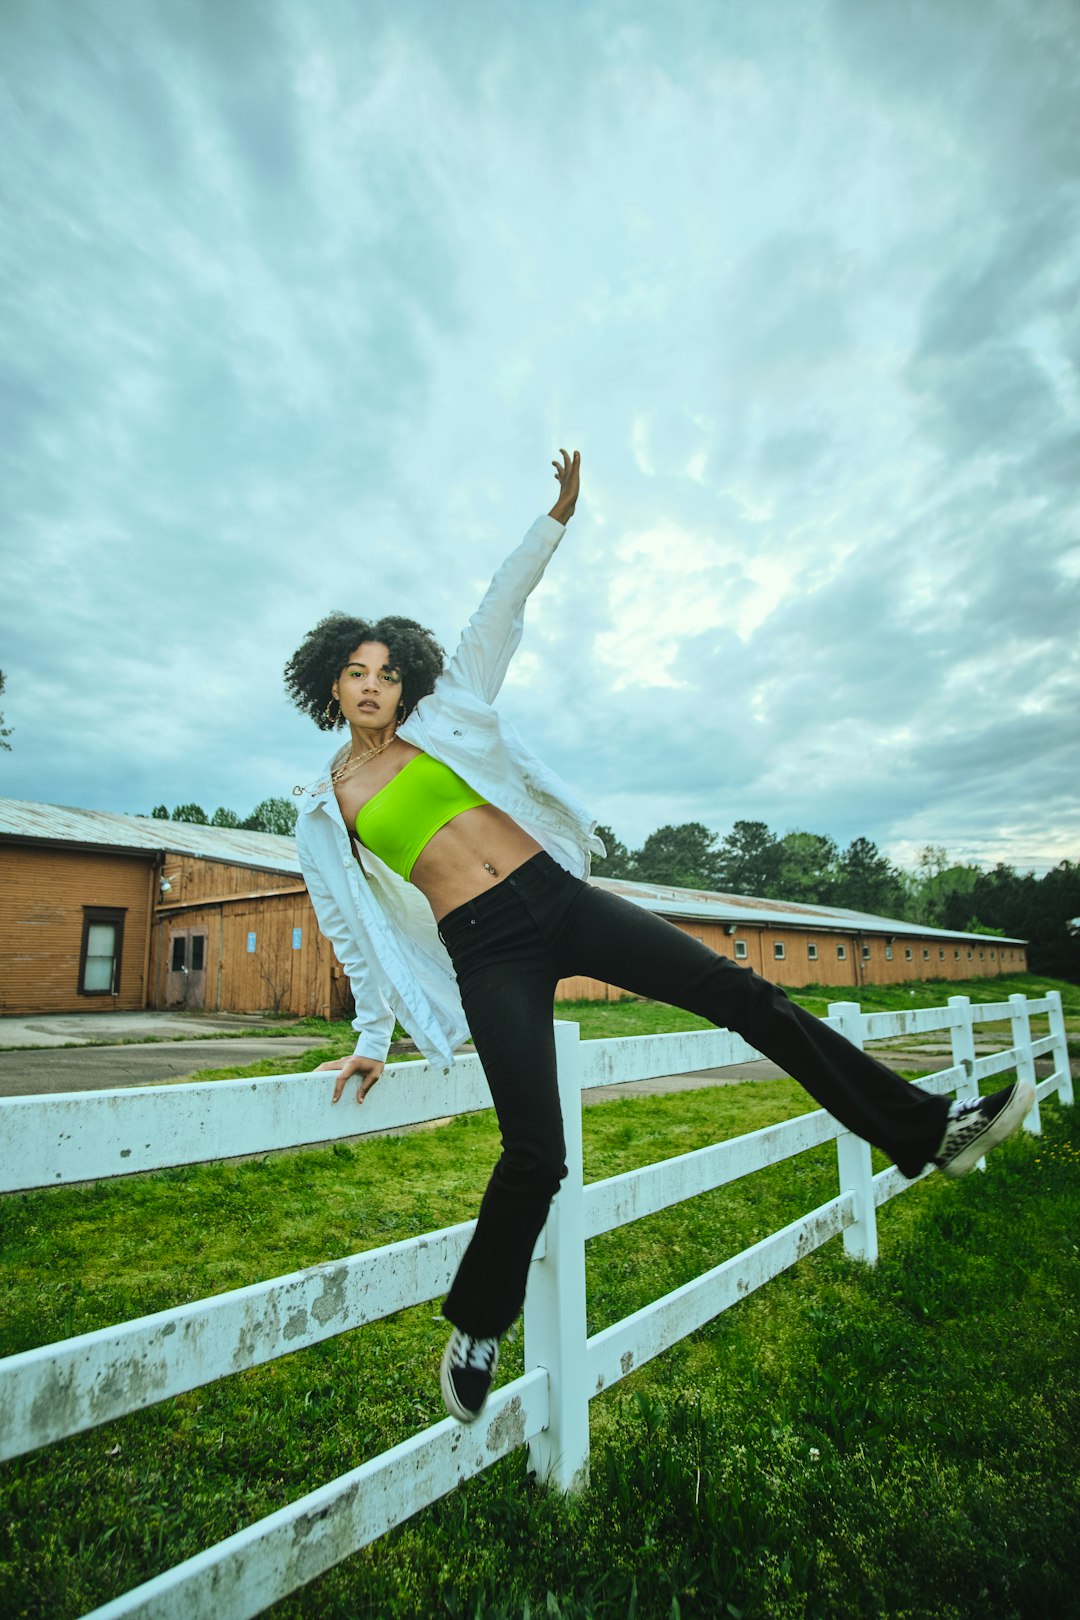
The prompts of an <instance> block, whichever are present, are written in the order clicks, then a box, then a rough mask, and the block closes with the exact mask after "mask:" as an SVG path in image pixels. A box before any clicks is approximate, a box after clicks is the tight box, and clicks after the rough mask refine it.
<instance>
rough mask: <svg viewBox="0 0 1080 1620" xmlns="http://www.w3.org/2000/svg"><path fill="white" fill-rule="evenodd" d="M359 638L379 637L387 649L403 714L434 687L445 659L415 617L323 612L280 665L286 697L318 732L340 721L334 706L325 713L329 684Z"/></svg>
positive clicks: (353, 650)
mask: <svg viewBox="0 0 1080 1620" xmlns="http://www.w3.org/2000/svg"><path fill="white" fill-rule="evenodd" d="M365 641H379V642H382V644H383V646H385V647H386V648H388V650H389V653H390V663H391V666H392V667H393V668H394V669H396V670H398V671H399V672H400V675H401V701H402V702H403V704H404V705H405V716H406V718H408V716H409V715H410V714H411V713H412V711H413V710H414V709H415V707H416V705H417V704H418V703H419V701H420V699H421V698H422V697H427V695H428V693H429V692H430V691H432V690H433V689H434V686H435V682H436V680H437V679H438V677H439V676H440V675H441V674H442V671H443V668H444V665H445V663H446V654H445V653H444V652H443V649H442V648H441V647H440V646H439V643H438V642H437V641H436V640H435V637H434V635H433V634H432V632H431V631H430V630H425V629H424V627H423V625H420V624H417V622H416V620H415V619H401V618H396V617H391V618H387V619H380V620H379V621H378V623H377V624H371V623H370V622H369V621H368V620H367V619H354V618H352V617H351V616H350V615H349V614H347V613H331V614H329V615H328V616H327V617H326V618H325V619H320V620H319V622H318V624H317V625H316V626H315V628H314V630H309V631H308V633H307V635H306V636H305V637H304V639H303V641H302V642H301V643H300V646H299V647H298V648H297V650H296V651H295V652H294V653H293V655H292V657H291V658H290V659H289V661H288V663H287V664H286V665H285V686H286V688H287V690H288V693H289V696H290V697H291V698H292V700H293V702H294V703H295V704H296V707H297V708H298V709H300V710H302V712H303V713H304V714H308V715H310V716H311V718H312V719H313V720H314V722H315V724H316V725H317V726H318V728H319V730H320V731H336V730H337V728H338V727H339V726H340V725H341V723H342V722H341V709H340V707H339V709H338V712H337V714H336V716H335V717H334V718H333V719H331V718H330V716H329V715H328V714H327V710H328V708H329V707H330V704H331V701H332V699H333V686H334V682H335V681H336V680H337V678H338V676H339V675H340V674H341V671H342V670H343V669H344V668H345V665H346V664H347V662H348V660H349V654H350V653H352V652H355V650H356V648H357V647H359V646H360V645H361V643H362V642H365Z"/></svg>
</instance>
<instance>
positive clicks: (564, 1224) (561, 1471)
mask: <svg viewBox="0 0 1080 1620" xmlns="http://www.w3.org/2000/svg"><path fill="white" fill-rule="evenodd" d="M579 1034H580V1031H579V1028H578V1025H577V1024H572V1023H568V1022H564V1021H563V1020H561V1019H558V1020H556V1023H555V1054H556V1060H557V1063H558V1071H559V1098H560V1101H561V1103H562V1115H563V1132H564V1135H565V1138H566V1177H565V1179H564V1181H563V1184H562V1186H561V1187H560V1189H559V1191H558V1194H557V1195H556V1198H555V1201H554V1203H553V1204H552V1206H551V1211H550V1213H549V1215H548V1218H547V1228H546V1231H547V1245H546V1253H545V1255H544V1258H543V1259H542V1260H540V1261H537V1262H536V1263H535V1264H534V1265H533V1266H532V1267H531V1268H530V1271H529V1289H528V1293H527V1294H526V1296H525V1371H526V1372H529V1371H531V1370H532V1368H533V1367H544V1368H546V1370H547V1375H548V1413H549V1416H548V1427H547V1428H546V1429H545V1430H544V1431H543V1432H542V1433H541V1434H538V1435H536V1436H535V1438H534V1439H532V1440H530V1441H529V1467H530V1468H531V1469H532V1471H533V1473H534V1474H535V1475H536V1477H537V1479H538V1480H541V1481H544V1482H545V1483H547V1484H551V1485H555V1486H557V1487H558V1488H559V1489H560V1490H563V1491H573V1490H580V1489H581V1488H582V1487H584V1486H585V1485H587V1484H588V1480H589V1391H588V1388H587V1383H586V1375H585V1338H586V1329H585V1200H584V1192H583V1183H584V1165H583V1161H582V1151H581V1072H580V1064H579V1056H578V1040H579Z"/></svg>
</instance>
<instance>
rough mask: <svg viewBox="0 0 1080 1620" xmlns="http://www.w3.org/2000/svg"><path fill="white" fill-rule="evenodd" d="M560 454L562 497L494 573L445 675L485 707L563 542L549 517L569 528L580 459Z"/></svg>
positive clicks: (558, 473)
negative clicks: (530, 599)
mask: <svg viewBox="0 0 1080 1620" xmlns="http://www.w3.org/2000/svg"><path fill="white" fill-rule="evenodd" d="M562 454H563V456H564V458H565V460H564V462H563V464H562V465H561V466H560V464H559V463H558V462H557V461H555V462H552V466H553V467H554V468H555V476H556V478H557V479H558V480H559V484H560V487H561V493H560V495H559V499H558V500H557V501H556V502H555V505H554V506H553V507H552V509H551V511H550V512H549V513H548V514H547V517H546V518H544V517H540V518H537V520H536V522H535V523H534V524H533V526H532V528H531V529H530V530H529V532H528V534H527V535H526V536H525V538H524V540H523V541H522V542H521V544H520V545H519V546H518V548H517V550H516V551H512V552H511V553H510V556H509V557H508V558H507V559H506V561H505V562H504V563H503V565H502V567H501V568H499V569H498V571H497V572H496V574H495V578H494V579H493V580H492V582H491V584H490V585H489V586H488V588H487V590H486V592H485V593H484V599H483V601H482V602H481V603H480V606H479V607H478V608H477V610H476V612H475V613H474V614H473V616H472V618H471V619H470V620H469V622H468V624H467V625H466V626H465V629H464V630H463V631H462V635H461V640H460V642H459V643H458V647H457V651H456V652H455V653H454V656H453V658H451V660H450V663H449V664H448V665H447V669H446V676H445V677H442V678H449V679H451V680H457V681H460V682H462V683H463V684H464V685H465V686H467V687H468V688H469V689H470V691H473V692H475V693H477V695H478V696H479V697H481V698H483V700H484V702H485V703H494V701H495V698H496V696H497V695H498V692H499V688H500V687H501V686H502V683H503V680H504V679H505V676H506V671H507V668H508V666H509V664H510V660H511V658H512V657H513V656H514V653H515V651H516V649H517V645H518V643H519V641H520V640H521V632H522V629H523V628H524V624H525V603H526V601H527V600H528V597H529V593H530V592H531V591H534V590H535V589H536V587H537V585H539V583H540V581H541V579H542V578H543V576H544V570H545V568H546V567H547V565H548V563H549V562H550V561H551V558H552V556H553V555H554V553H555V548H556V546H557V545H558V544H559V541H560V540H561V539H562V530H561V529H553V528H552V527H551V524H550V523H549V522H548V518H554V520H555V522H556V523H559V524H566V523H568V522H569V521H570V518H571V517H572V515H573V512H574V507H575V506H576V505H577V498H578V488H579V483H580V457H579V455H578V452H577V451H576V450H575V451H574V454H573V457H570V456H569V455H568V454H567V452H566V451H565V450H564V451H563V452H562Z"/></svg>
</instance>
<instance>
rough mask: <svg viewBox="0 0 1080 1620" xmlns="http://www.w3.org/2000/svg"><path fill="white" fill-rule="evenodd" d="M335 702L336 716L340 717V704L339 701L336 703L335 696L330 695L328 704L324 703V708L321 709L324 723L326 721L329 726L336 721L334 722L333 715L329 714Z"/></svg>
mask: <svg viewBox="0 0 1080 1620" xmlns="http://www.w3.org/2000/svg"><path fill="white" fill-rule="evenodd" d="M335 703H337V706H338V718H340V715H341V704H340V703H338V700H337V698H336V697H333V696H332V697H331V699H330V701H329V703H328V704H327V705H326V708H325V709H324V710H323V718H324V719H325V721H326V723H327V725H331V726H332V725H334V724H335V723H336V722H335V717H334V715H332V714H331V713H330V710H331V709H332V708H333V706H334V704H335Z"/></svg>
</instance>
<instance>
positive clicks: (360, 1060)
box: [312, 1054, 384, 1103]
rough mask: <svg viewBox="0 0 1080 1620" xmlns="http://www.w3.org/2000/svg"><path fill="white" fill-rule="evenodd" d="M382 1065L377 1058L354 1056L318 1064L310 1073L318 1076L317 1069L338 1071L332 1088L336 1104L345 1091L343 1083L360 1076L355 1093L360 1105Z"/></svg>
mask: <svg viewBox="0 0 1080 1620" xmlns="http://www.w3.org/2000/svg"><path fill="white" fill-rule="evenodd" d="M383 1068H384V1065H383V1064H382V1063H380V1062H379V1061H378V1059H377V1058H366V1057H357V1056H356V1055H355V1054H354V1055H353V1056H352V1057H347V1058H331V1059H330V1061H329V1063H320V1064H319V1067H318V1068H317V1069H314V1070H313V1071H312V1072H313V1073H314V1074H318V1072H319V1069H336V1070H337V1071H338V1077H337V1084H336V1085H335V1087H334V1099H333V1100H334V1102H337V1100H338V1098H339V1097H340V1096H341V1093H342V1092H343V1091H344V1090H345V1082H346V1081H347V1080H348V1078H349V1076H350V1075H354V1074H358V1075H359V1076H360V1087H359V1089H358V1091H357V1093H356V1100H357V1102H358V1103H362V1102H363V1100H364V1098H365V1097H366V1096H367V1094H368V1092H369V1091H370V1090H371V1088H372V1086H373V1085H374V1084H375V1082H376V1080H377V1079H378V1078H379V1076H380V1074H382V1072H383Z"/></svg>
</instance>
